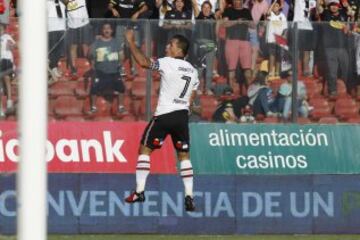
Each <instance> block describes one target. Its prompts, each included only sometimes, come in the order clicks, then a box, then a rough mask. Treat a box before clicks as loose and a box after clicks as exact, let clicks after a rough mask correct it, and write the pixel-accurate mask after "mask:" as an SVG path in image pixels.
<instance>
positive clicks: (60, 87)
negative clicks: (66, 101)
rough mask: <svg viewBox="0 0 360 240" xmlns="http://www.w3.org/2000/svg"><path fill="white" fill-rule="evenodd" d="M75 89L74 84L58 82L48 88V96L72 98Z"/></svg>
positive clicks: (75, 84)
mask: <svg viewBox="0 0 360 240" xmlns="http://www.w3.org/2000/svg"><path fill="white" fill-rule="evenodd" d="M76 87H77V83H76V82H70V81H58V82H55V83H54V84H52V85H51V86H50V88H49V96H50V97H51V98H57V97H59V96H73V95H74V90H75V89H76Z"/></svg>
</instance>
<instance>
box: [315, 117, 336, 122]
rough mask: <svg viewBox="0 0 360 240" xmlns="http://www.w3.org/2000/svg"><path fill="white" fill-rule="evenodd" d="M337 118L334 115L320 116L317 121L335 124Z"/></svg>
mask: <svg viewBox="0 0 360 240" xmlns="http://www.w3.org/2000/svg"><path fill="white" fill-rule="evenodd" d="M338 122H339V120H338V119H337V118H336V117H322V118H320V119H319V123H323V124H336V123H338Z"/></svg>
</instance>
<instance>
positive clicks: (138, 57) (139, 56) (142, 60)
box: [125, 29, 151, 68]
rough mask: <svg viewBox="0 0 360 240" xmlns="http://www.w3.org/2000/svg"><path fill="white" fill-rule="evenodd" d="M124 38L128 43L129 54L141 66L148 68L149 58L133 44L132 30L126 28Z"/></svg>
mask: <svg viewBox="0 0 360 240" xmlns="http://www.w3.org/2000/svg"><path fill="white" fill-rule="evenodd" d="M125 38H126V40H127V41H128V43H129V48H130V52H131V54H132V55H133V56H134V59H135V61H136V62H137V63H138V64H139V65H140V66H141V67H143V68H149V67H150V65H151V59H150V58H148V57H146V56H145V55H144V53H142V52H141V51H140V49H139V48H138V47H137V46H136V44H135V35H134V30H130V29H129V30H126V31H125Z"/></svg>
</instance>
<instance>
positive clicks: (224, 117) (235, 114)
mask: <svg viewBox="0 0 360 240" xmlns="http://www.w3.org/2000/svg"><path fill="white" fill-rule="evenodd" d="M220 99H221V100H222V101H221V103H220V104H219V105H218V107H217V108H216V110H215V112H214V114H213V117H212V121H213V122H222V123H237V122H239V120H240V118H241V116H242V112H243V110H244V109H245V107H246V106H247V104H248V101H249V99H248V98H247V97H246V96H241V97H238V98H235V97H234V93H233V90H232V88H230V87H228V88H225V89H224V91H223V95H222V96H221V97H220Z"/></svg>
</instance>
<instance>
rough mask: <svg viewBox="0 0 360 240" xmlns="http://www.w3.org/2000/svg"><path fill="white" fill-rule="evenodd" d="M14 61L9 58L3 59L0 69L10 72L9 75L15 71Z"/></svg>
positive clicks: (0, 62)
mask: <svg viewBox="0 0 360 240" xmlns="http://www.w3.org/2000/svg"><path fill="white" fill-rule="evenodd" d="M13 66H14V65H13V63H12V62H11V60H9V59H1V61H0V71H1V72H2V73H4V72H8V74H7V75H9V74H11V73H12V71H13Z"/></svg>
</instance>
